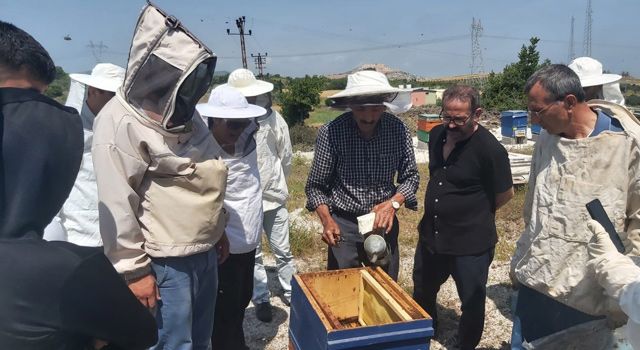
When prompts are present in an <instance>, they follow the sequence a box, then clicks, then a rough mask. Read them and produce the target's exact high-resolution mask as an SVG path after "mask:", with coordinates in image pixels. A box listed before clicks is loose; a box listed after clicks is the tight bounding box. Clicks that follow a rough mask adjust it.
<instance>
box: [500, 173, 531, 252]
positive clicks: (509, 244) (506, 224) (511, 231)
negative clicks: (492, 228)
mask: <svg viewBox="0 0 640 350" xmlns="http://www.w3.org/2000/svg"><path fill="white" fill-rule="evenodd" d="M526 192H527V186H526V185H525V186H518V187H516V189H515V194H514V196H513V198H512V199H511V200H510V201H509V202H508V203H507V204H505V205H504V206H503V207H502V208H500V209H498V212H497V213H496V229H497V230H498V244H497V245H496V252H495V259H496V260H500V261H508V260H510V259H511V257H512V256H513V252H514V251H515V249H516V241H517V240H518V238H519V237H520V234H521V233H522V231H523V230H524V219H523V218H522V208H523V206H524V197H525V194H526Z"/></svg>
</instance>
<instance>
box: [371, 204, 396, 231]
mask: <svg viewBox="0 0 640 350" xmlns="http://www.w3.org/2000/svg"><path fill="white" fill-rule="evenodd" d="M371 211H372V212H374V213H376V218H375V220H374V221H373V229H374V230H375V229H378V228H382V229H384V232H385V233H389V232H390V231H391V228H392V227H393V219H394V218H395V215H396V210H395V209H393V206H392V205H391V201H384V202H382V203H380V204H377V205H376V206H374V207H373V209H371Z"/></svg>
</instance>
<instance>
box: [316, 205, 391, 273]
mask: <svg viewBox="0 0 640 350" xmlns="http://www.w3.org/2000/svg"><path fill="white" fill-rule="evenodd" d="M332 217H333V219H334V220H335V221H336V223H337V224H338V227H340V234H341V236H342V238H344V241H343V242H340V243H339V244H338V245H337V246H334V247H330V248H329V252H328V254H329V256H328V258H327V270H338V269H348V268H351V267H361V266H362V264H364V265H365V266H368V265H371V264H370V263H369V259H368V258H367V253H366V252H365V251H364V239H363V238H362V235H361V234H360V232H358V216H357V215H354V214H349V213H344V212H338V213H333V214H332ZM399 230H400V225H399V223H398V218H397V217H394V219H393V227H392V228H391V231H389V233H388V234H386V235H385V237H384V238H385V240H386V241H387V245H388V246H389V249H390V255H391V256H390V257H389V264H388V266H381V267H382V269H383V270H384V271H385V272H386V273H387V274H388V275H389V276H390V277H391V278H393V280H394V281H397V280H398V271H399V268H400V254H399V252H398V231H399Z"/></svg>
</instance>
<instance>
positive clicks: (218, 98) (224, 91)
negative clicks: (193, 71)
mask: <svg viewBox="0 0 640 350" xmlns="http://www.w3.org/2000/svg"><path fill="white" fill-rule="evenodd" d="M196 109H197V110H198V112H199V113H200V115H201V116H203V117H208V118H226V119H246V118H255V117H259V116H261V115H264V114H266V113H267V110H266V109H264V108H262V107H260V106H256V105H252V104H250V103H249V102H247V99H246V98H245V97H244V96H243V95H242V93H241V92H240V91H238V90H237V89H235V88H233V87H231V86H229V85H227V84H224V85H220V86H218V87H216V88H215V89H213V90H212V91H211V95H210V96H209V101H207V103H199V104H198V105H197V106H196Z"/></svg>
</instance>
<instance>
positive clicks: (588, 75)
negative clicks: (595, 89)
mask: <svg viewBox="0 0 640 350" xmlns="http://www.w3.org/2000/svg"><path fill="white" fill-rule="evenodd" d="M569 68H571V69H572V70H573V71H574V72H576V74H577V75H578V77H579V78H580V85H582V87H583V88H584V87H589V86H597V85H604V84H610V83H615V82H616V81H618V80H620V79H622V76H621V75H618V74H607V73H602V63H600V62H599V61H598V60H595V59H593V58H591V57H578V58H576V59H574V60H573V61H571V63H569Z"/></svg>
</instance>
